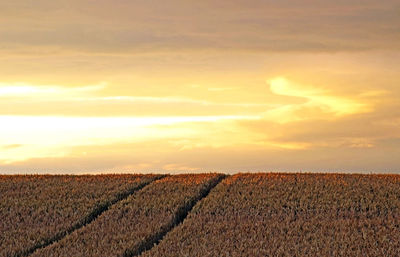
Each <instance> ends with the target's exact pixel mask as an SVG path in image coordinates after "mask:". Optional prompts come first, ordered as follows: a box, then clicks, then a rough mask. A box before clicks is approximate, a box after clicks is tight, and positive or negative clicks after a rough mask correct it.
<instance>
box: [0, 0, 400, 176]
mask: <svg viewBox="0 0 400 257" xmlns="http://www.w3.org/2000/svg"><path fill="white" fill-rule="evenodd" d="M399 13H400V4H399V2H398V1H395V0H383V1H375V0H374V1H372V0H362V1H361V0H360V1H358V0H347V1H344V0H343V1H342V0H339V1H322V0H320V1H311V0H302V1H297V0H296V1H295V0H284V1H272V0H267V1H255V0H246V1H245V0H233V1H209V0H205V1H192V0H185V1H181V0H172V1H149V0H147V1H142V0H134V1H126V0H115V1H105V0H98V1H93V0H79V1H78V0H71V1H66V2H63V3H60V2H58V1H51V0H36V1H28V0H21V1H3V2H0V173H32V172H33V173H87V172H133V171H136V172H139V171H142V172H171V173H172V172H186V171H190V172H205V171H221V172H238V171H300V170H302V171H340V172H344V171H348V172H398V171H400V168H399V167H400V158H398V156H400V129H399V128H400V100H399V99H400V44H399V43H398V42H399V40H400V15H399Z"/></svg>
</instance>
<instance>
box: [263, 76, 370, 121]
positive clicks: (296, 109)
mask: <svg viewBox="0 0 400 257" xmlns="http://www.w3.org/2000/svg"><path fill="white" fill-rule="evenodd" d="M268 84H269V86H270V90H271V92H272V93H274V94H277V95H284V96H290V97H298V98H303V99H304V103H295V104H286V105H283V106H281V107H278V108H275V109H272V110H268V111H267V112H265V115H264V118H266V119H268V120H271V121H275V122H278V123H287V122H295V121H299V120H307V119H332V118H335V117H340V116H345V115H352V114H359V113H367V112H371V111H373V105H372V103H369V102H367V101H365V100H364V99H363V98H362V97H361V96H353V97H350V96H336V95H334V94H333V93H331V92H326V91H325V90H322V89H319V88H316V87H313V86H309V85H308V86H302V85H298V84H295V83H293V82H291V81H288V80H287V79H285V78H283V77H278V78H274V79H272V80H270V81H268ZM365 94H367V95H368V93H364V95H365ZM369 95H371V94H369Z"/></svg>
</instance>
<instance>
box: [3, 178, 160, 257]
mask: <svg viewBox="0 0 400 257" xmlns="http://www.w3.org/2000/svg"><path fill="white" fill-rule="evenodd" d="M157 178H159V176H154V175H150V176H143V175H101V176H0V256H1V257H3V256H27V255H28V254H29V253H31V252H33V251H34V250H35V249H37V248H41V247H43V246H46V245H47V244H50V243H52V242H53V241H55V240H57V239H59V238H62V237H63V236H65V235H66V234H68V233H69V232H70V231H73V230H75V229H76V228H78V227H80V226H83V225H84V224H86V223H88V222H90V221H91V220H92V219H94V218H95V217H96V216H97V215H98V214H100V213H101V212H102V211H104V210H105V209H107V208H108V206H110V205H112V204H113V203H115V202H117V201H119V200H120V199H122V198H125V197H126V196H127V195H130V194H131V193H133V192H134V191H136V190H139V189H140V188H142V187H143V186H145V185H147V184H148V183H150V182H152V181H153V180H154V179H157Z"/></svg>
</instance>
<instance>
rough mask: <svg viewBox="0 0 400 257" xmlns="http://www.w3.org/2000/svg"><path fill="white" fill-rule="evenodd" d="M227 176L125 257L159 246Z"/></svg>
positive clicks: (183, 206) (201, 193)
mask: <svg viewBox="0 0 400 257" xmlns="http://www.w3.org/2000/svg"><path fill="white" fill-rule="evenodd" d="M226 177H227V176H226V175H221V176H220V177H218V178H217V179H215V181H213V182H212V183H211V185H210V186H209V187H208V188H205V189H204V190H202V191H201V192H200V193H199V194H198V195H196V196H195V197H193V198H192V199H190V202H189V203H188V204H186V205H182V206H180V207H179V209H178V211H177V212H176V213H175V216H174V218H173V220H172V221H171V222H170V223H169V224H167V225H166V226H164V227H161V229H160V231H158V232H156V233H155V234H153V235H151V236H150V237H148V238H147V240H146V241H144V242H143V243H141V244H140V245H139V247H137V250H135V251H132V250H129V249H128V250H127V251H126V252H125V254H124V257H135V256H139V255H141V254H142V253H143V252H145V251H148V250H151V248H153V247H154V246H156V245H157V244H159V243H160V242H161V240H162V239H163V238H164V237H165V236H166V235H167V234H168V233H169V232H170V231H172V230H173V229H174V228H175V227H177V226H178V225H179V224H181V223H182V222H183V221H184V220H185V219H186V217H187V216H188V214H189V213H190V212H191V211H192V209H193V207H194V206H195V205H196V204H197V203H198V202H199V201H201V200H202V199H204V198H206V197H207V196H208V194H209V193H210V191H211V190H212V189H213V188H215V187H216V186H217V185H218V184H219V183H221V181H222V180H223V179H225V178H226Z"/></svg>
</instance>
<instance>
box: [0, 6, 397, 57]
mask: <svg viewBox="0 0 400 257" xmlns="http://www.w3.org/2000/svg"><path fill="white" fill-rule="evenodd" d="M89 10H90V11H89ZM216 10H218V11H216ZM398 10H399V6H398V4H397V1H395V0H385V1H384V2H383V3H381V4H380V5H377V4H376V1H363V3H362V4H360V3H359V1H358V0H350V1H346V2H344V1H335V2H334V3H327V2H326V1H322V0H321V1H308V0H307V1H301V2H298V1H295V0H289V1H280V2H277V1H242V0H240V1H233V2H232V3H226V2H224V3H218V2H215V1H202V3H196V2H195V1H187V2H185V3H183V2H182V1H179V0H174V1H169V2H168V4H157V5H156V4H154V3H153V2H151V1H150V2H144V1H129V2H127V1H113V3H110V2H108V1H98V2H97V4H96V6H93V3H92V1H90V0H85V1H71V3H70V4H68V5H54V4H53V3H51V1H49V0H46V1H40V2H38V3H37V4H35V5H31V4H29V3H28V2H27V1H24V4H18V3H1V5H0V15H1V17H3V18H2V20H1V23H0V25H1V26H0V27H1V29H0V33H1V35H2V41H1V44H0V46H1V47H2V48H3V49H7V50H6V52H8V53H12V52H25V53H29V52H31V53H32V52H35V51H36V49H46V48H52V49H59V50H60V49H61V52H65V51H72V52H78V53H126V52H131V53H142V52H160V51H161V52H165V51H178V52H180V51H183V50H186V51H187V50H189V51H193V50H215V49H217V50H219V51H222V50H224V49H228V50H229V49H235V50H238V51H267V52H268V51H300V52H304V51H307V52H310V51H311V52H334V51H365V50H371V49H392V50H393V49H396V50H399V46H398V44H396V42H397V41H398V39H399V36H400V34H399V30H398V28H399V24H400V18H399V16H398ZM43 17H46V18H45V19H44V18H43ZM132 17H133V18H132ZM50 52H51V51H50ZM53 53H57V50H56V51H53Z"/></svg>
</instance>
